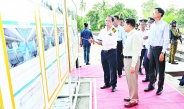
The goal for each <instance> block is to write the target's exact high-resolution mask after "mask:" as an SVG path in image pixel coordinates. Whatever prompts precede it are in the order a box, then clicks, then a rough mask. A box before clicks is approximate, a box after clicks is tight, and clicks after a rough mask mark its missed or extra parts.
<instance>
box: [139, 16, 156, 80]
mask: <svg viewBox="0 0 184 109" xmlns="http://www.w3.org/2000/svg"><path fill="white" fill-rule="evenodd" d="M154 21H155V20H154V19H153V18H152V17H149V21H148V28H149V29H150V26H151V24H153V22H154ZM145 36H147V37H148V39H149V36H150V30H148V31H147V33H146V35H145ZM148 39H147V40H145V47H146V52H145V55H144V68H145V74H146V78H145V79H144V80H142V82H148V81H149V59H148V57H147V53H148V48H149V41H148Z"/></svg>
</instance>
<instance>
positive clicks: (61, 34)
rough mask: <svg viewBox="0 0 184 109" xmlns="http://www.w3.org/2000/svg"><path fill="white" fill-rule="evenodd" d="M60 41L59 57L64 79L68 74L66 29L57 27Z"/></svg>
mask: <svg viewBox="0 0 184 109" xmlns="http://www.w3.org/2000/svg"><path fill="white" fill-rule="evenodd" d="M57 32H58V39H59V40H58V41H59V57H60V66H61V71H62V77H63V76H64V75H65V74H66V73H67V68H68V67H67V56H66V44H65V43H66V40H65V36H64V27H57Z"/></svg>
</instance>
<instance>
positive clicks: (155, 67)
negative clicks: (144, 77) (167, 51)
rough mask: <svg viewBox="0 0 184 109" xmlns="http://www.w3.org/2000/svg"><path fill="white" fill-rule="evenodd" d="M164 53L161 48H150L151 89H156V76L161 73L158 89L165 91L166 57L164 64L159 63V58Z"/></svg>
mask: <svg viewBox="0 0 184 109" xmlns="http://www.w3.org/2000/svg"><path fill="white" fill-rule="evenodd" d="M161 51H162V47H161V46H156V47H151V46H150V65H149V67H150V68H149V70H150V72H149V73H150V83H149V87H154V84H155V81H156V76H157V74H156V73H155V71H156V72H158V73H159V80H158V88H159V89H163V84H164V78H165V55H164V60H163V61H162V62H160V61H159V57H160V54H161Z"/></svg>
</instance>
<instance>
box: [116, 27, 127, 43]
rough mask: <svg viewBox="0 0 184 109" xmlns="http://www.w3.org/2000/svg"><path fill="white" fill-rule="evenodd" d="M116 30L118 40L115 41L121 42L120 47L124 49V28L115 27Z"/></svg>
mask: <svg viewBox="0 0 184 109" xmlns="http://www.w3.org/2000/svg"><path fill="white" fill-rule="evenodd" d="M116 29H117V30H118V39H117V41H122V46H123V47H124V45H125V40H126V32H125V30H124V28H123V27H122V26H120V25H118V27H116Z"/></svg>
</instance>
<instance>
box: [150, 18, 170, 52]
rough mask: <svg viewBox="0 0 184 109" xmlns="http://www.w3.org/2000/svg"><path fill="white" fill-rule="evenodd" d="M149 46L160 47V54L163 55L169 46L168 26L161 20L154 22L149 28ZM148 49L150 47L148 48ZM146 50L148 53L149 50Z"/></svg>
mask: <svg viewBox="0 0 184 109" xmlns="http://www.w3.org/2000/svg"><path fill="white" fill-rule="evenodd" d="M149 45H151V46H162V52H163V53H165V52H166V49H167V48H168V46H169V25H168V24H167V23H166V22H165V21H163V20H162V19H161V20H159V21H158V22H154V23H153V24H152V25H151V28H150V36H149ZM149 48H150V46H149ZM149 48H148V52H149V51H150V49H149Z"/></svg>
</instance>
